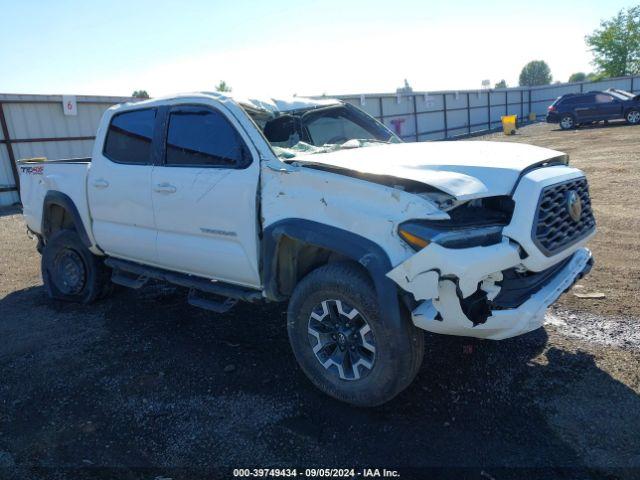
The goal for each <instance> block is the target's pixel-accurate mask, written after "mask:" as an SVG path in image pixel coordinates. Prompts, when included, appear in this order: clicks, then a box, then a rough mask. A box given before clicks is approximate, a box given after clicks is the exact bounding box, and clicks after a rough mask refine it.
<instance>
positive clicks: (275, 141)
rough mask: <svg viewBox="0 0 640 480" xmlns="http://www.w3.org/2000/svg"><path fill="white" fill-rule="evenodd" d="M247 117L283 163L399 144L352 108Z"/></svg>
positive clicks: (372, 121) (386, 132) (395, 138)
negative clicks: (259, 130)
mask: <svg viewBox="0 0 640 480" xmlns="http://www.w3.org/2000/svg"><path fill="white" fill-rule="evenodd" d="M248 113H249V114H250V115H251V116H252V117H253V119H254V120H255V121H256V123H257V124H258V126H259V127H260V128H261V129H262V131H263V133H264V136H265V138H266V139H267V140H268V141H269V143H270V144H271V146H272V147H273V149H274V151H275V152H276V154H277V155H278V156H279V157H280V158H282V159H290V158H293V157H295V156H297V155H298V154H312V153H324V152H329V151H335V150H339V149H344V148H359V147H366V146H370V145H376V144H381V143H398V142H400V139H399V138H398V137H397V136H396V135H394V134H393V133H392V132H391V131H390V130H389V129H387V128H386V127H385V126H384V125H382V124H381V123H380V122H378V121H377V120H375V119H374V118H373V117H371V116H369V115H367V114H366V113H364V112H362V111H361V110H359V109H357V108H356V107H354V106H352V105H349V104H343V105H336V106H330V107H321V108H311V109H304V110H297V111H293V112H287V113H282V114H280V115H277V116H275V117H272V118H268V119H266V118H264V117H263V118H258V116H257V115H255V114H252V113H251V112H248Z"/></svg>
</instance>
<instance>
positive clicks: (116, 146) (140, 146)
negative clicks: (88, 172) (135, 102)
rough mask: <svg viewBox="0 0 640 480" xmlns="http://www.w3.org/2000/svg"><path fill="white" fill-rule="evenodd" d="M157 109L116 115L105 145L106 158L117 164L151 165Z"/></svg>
mask: <svg viewBox="0 0 640 480" xmlns="http://www.w3.org/2000/svg"><path fill="white" fill-rule="evenodd" d="M155 120H156V109H155V108H146V109H143V110H132V111H129V112H123V113H118V114H117V115H114V117H113V118H112V119H111V123H110V124H109V130H108V131H107V138H106V140H105V143H104V151H103V153H104V156H105V157H107V158H108V159H109V160H111V161H113V162H117V163H127V164H131V165H149V164H151V142H152V140H153V129H154V125H155Z"/></svg>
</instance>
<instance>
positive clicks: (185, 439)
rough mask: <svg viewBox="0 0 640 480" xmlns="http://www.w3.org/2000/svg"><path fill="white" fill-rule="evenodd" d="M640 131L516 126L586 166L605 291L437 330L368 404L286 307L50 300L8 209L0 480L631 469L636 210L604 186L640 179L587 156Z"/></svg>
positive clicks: (636, 465)
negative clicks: (523, 321) (513, 330)
mask: <svg viewBox="0 0 640 480" xmlns="http://www.w3.org/2000/svg"><path fill="white" fill-rule="evenodd" d="M637 131H638V130H637V129H627V128H626V127H617V128H611V129H588V130H580V131H577V132H569V133H567V137H568V138H567V139H566V140H565V139H564V138H561V136H560V133H558V132H555V131H553V130H552V129H551V128H550V127H549V126H546V125H542V126H540V125H535V126H532V127H527V128H525V129H522V130H520V135H519V136H517V137H516V138H515V140H522V141H529V142H531V143H538V144H545V143H544V142H546V141H547V140H548V139H549V138H556V137H557V138H558V140H557V145H555V144H554V145H553V146H554V147H555V148H559V149H563V148H562V145H561V142H562V141H566V142H569V141H571V142H574V143H575V144H571V145H569V144H567V145H568V146H570V147H571V148H573V149H574V150H573V151H572V152H571V153H572V158H573V162H574V163H575V164H576V165H578V166H581V167H584V168H585V169H586V170H588V171H589V170H591V171H589V173H590V174H591V176H590V181H591V188H592V191H593V192H594V204H595V208H596V213H597V215H598V221H599V225H600V232H599V233H598V238H596V239H595V241H594V242H593V244H594V245H593V246H594V251H595V254H596V261H597V263H596V265H597V267H596V269H594V273H593V274H592V277H593V278H592V277H588V278H587V279H585V280H584V281H583V282H582V284H583V289H585V290H587V291H592V290H593V291H595V290H598V291H602V292H604V293H605V294H606V296H607V298H606V299H604V300H586V299H577V298H576V297H572V293H571V292H569V293H568V294H567V295H565V296H564V297H563V299H562V301H561V302H560V304H559V305H558V307H556V308H553V309H552V310H550V312H549V314H548V317H547V320H548V322H547V325H546V326H545V328H543V329H539V330H537V331H535V332H532V333H530V334H528V335H524V336H521V337H518V338H515V339H510V340H505V341H501V342H489V341H487V342H481V341H473V340H469V339H462V338H449V337H444V336H436V335H429V336H428V338H427V351H426V354H425V361H424V364H423V367H422V369H421V371H420V373H419V375H418V377H417V379H416V381H415V382H414V384H413V385H412V386H411V387H410V388H409V389H408V390H407V391H405V392H404V393H402V394H401V395H399V396H398V397H397V398H396V399H394V400H393V401H391V402H390V403H388V404H386V405H384V406H382V407H379V408H375V409H356V408H352V407H349V406H347V405H344V404H341V403H338V402H335V401H333V400H331V399H329V398H327V397H325V396H323V395H322V394H320V393H319V392H318V391H316V389H315V388H313V387H312V386H311V385H310V383H309V382H308V381H307V380H306V378H305V377H304V376H303V374H302V373H301V372H300V370H299V369H298V368H297V367H296V366H295V363H294V359H293V356H292V354H291V352H290V349H289V345H288V341H287V338H286V330H285V315H284V312H285V305H281V304H271V305H267V306H262V307H253V306H250V305H239V306H238V307H237V308H236V309H234V310H232V311H231V312H229V313H227V314H225V315H215V314H212V313H210V312H206V311H202V310H198V309H195V308H192V307H190V306H188V305H187V304H186V301H185V296H186V295H185V292H184V291H182V290H181V289H176V288H171V287H166V286H162V285H150V286H148V287H145V288H144V289H142V290H141V291H131V290H126V289H122V290H119V291H117V292H116V294H115V295H114V297H113V298H111V299H108V300H105V301H102V302H99V303H97V304H95V305H91V306H81V305H71V304H63V303H56V302H53V301H51V300H49V299H47V298H46V296H45V294H44V292H43V289H42V287H41V280H40V274H39V260H40V257H39V255H38V254H37V253H36V252H35V243H34V242H32V241H30V240H29V239H28V238H27V237H26V235H25V234H24V224H23V221H22V219H21V217H20V216H19V212H18V211H17V210H16V209H13V210H4V211H1V212H0V339H2V341H1V342H0V478H11V479H37V478H65V479H66V478H69V479H71V478H74V479H75V478H92V477H97V476H99V477H102V478H118V479H123V478H149V479H154V478H155V479H158V478H173V479H178V478H195V477H202V478H217V477H229V476H231V473H232V470H231V468H233V467H263V466H278V467H287V466H288V467H297V468H298V469H300V468H305V467H320V466H332V467H351V466H363V467H386V468H399V469H401V472H402V474H403V475H402V478H426V477H430V476H431V477H433V476H437V477H438V478H440V477H443V478H444V477H446V478H456V479H457V478H477V479H491V478H493V479H496V480H498V479H504V478H536V479H539V478H549V479H557V478H580V479H587V478H589V479H590V478H594V479H595V478H598V479H599V478H609V479H613V478H625V479H626V478H629V479H631V478H640V435H639V433H638V432H640V397H639V393H640V338H639V335H638V329H637V328H636V326H637V325H638V310H637V305H635V302H637V298H638V281H637V280H638V273H637V267H636V266H635V265H636V264H634V263H633V261H634V259H637V256H638V255H639V253H638V248H637V237H638V234H637V213H636V217H634V218H632V215H630V216H629V217H625V216H624V215H627V213H628V212H627V210H628V211H633V206H631V207H628V208H627V207H625V206H624V195H622V194H620V192H618V194H617V195H612V194H610V193H608V191H607V189H606V185H603V184H602V182H604V183H605V184H614V185H627V184H628V183H629V182H633V180H630V179H629V178H627V175H626V174H625V173H620V175H613V174H612V176H607V175H606V172H604V171H603V170H604V168H605V167H604V166H603V167H600V166H598V165H596V164H595V163H589V162H588V160H586V159H587V158H588V156H589V155H588V154H589V152H602V151H604V150H605V149H604V147H603V146H600V143H599V142H597V141H595V140H593V136H596V138H600V142H603V141H605V140H603V139H602V138H608V136H609V135H610V136H612V138H614V136H615V149H614V147H611V148H610V149H609V150H610V155H609V157H608V158H607V159H606V163H607V166H606V168H609V169H612V170H613V171H614V172H618V171H620V172H622V171H624V172H631V166H630V165H631V162H632V161H633V160H634V158H632V154H631V153H629V152H630V151H631V146H633V145H635V146H637V144H638V140H637V139H636V137H635V136H637ZM623 132H627V133H626V135H627V136H631V135H634V137H633V138H626V137H624V135H623ZM564 134H565V132H562V135H564ZM621 135H622V137H621ZM601 137H602V138H601ZM581 138H582V139H583V140H582V141H584V147H580V146H579V145H580V144H579V139H581ZM499 139H504V137H499ZM508 140H513V139H512V138H510V139H508ZM634 142H635V143H634ZM612 144H613V141H611V142H609V145H612ZM568 149H569V148H566V147H565V148H564V150H568ZM622 149H624V150H625V151H626V152H627V153H624V154H623V153H620V152H619V151H618V150H622ZM635 161H636V165H637V158H636V159H635ZM601 170H602V171H601ZM634 175H637V172H634ZM635 181H636V182H637V177H636V180H635ZM618 182H619V183H618ZM629 185H630V184H629ZM629 185H627V186H629ZM625 188H626V187H625ZM629 188H631V187H629ZM623 191H625V192H626V191H631V190H624V189H623ZM618 197H621V198H618ZM630 201H631V202H637V199H631V200H630ZM619 204H620V205H623V208H622V210H621V209H620V208H618V205H619ZM635 208H636V210H635V211H636V212H637V206H636V207H635ZM634 222H636V223H634ZM634 228H636V230H635V232H634V231H633V229H634ZM612 232H615V233H616V235H615V236H613V235H612V234H611V233H612ZM607 233H608V235H607ZM618 234H619V235H618ZM634 235H635V237H634ZM619 237H621V238H619ZM631 238H635V240H636V241H635V242H633V243H632V242H631ZM627 243H628V245H627ZM616 249H618V250H619V252H617V253H618V254H617V255H615V254H614V252H616ZM620 274H622V275H625V278H624V279H617V280H614V278H615V277H616V275H620ZM623 280H624V282H623ZM609 282H611V283H609ZM618 288H623V292H622V293H621V292H619V291H618ZM612 303H613V304H615V306H610V304H612ZM452 467H457V468H462V470H451V468H452ZM418 468H419V469H427V470H416V469H418Z"/></svg>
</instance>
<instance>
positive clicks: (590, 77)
mask: <svg viewBox="0 0 640 480" xmlns="http://www.w3.org/2000/svg"><path fill="white" fill-rule="evenodd" d="M605 78H607V76H606V75H605V74H604V73H594V72H591V73H588V74H587V78H586V80H587V82H599V81H600V80H604V79H605Z"/></svg>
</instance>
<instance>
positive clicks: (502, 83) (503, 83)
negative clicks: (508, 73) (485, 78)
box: [495, 78, 507, 88]
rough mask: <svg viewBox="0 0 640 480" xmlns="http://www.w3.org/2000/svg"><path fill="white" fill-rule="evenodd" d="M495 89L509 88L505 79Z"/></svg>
mask: <svg viewBox="0 0 640 480" xmlns="http://www.w3.org/2000/svg"><path fill="white" fill-rule="evenodd" d="M495 88H507V82H506V80H505V79H504V78H503V79H502V80H500V81H499V82H498V83H496V87H495Z"/></svg>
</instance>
